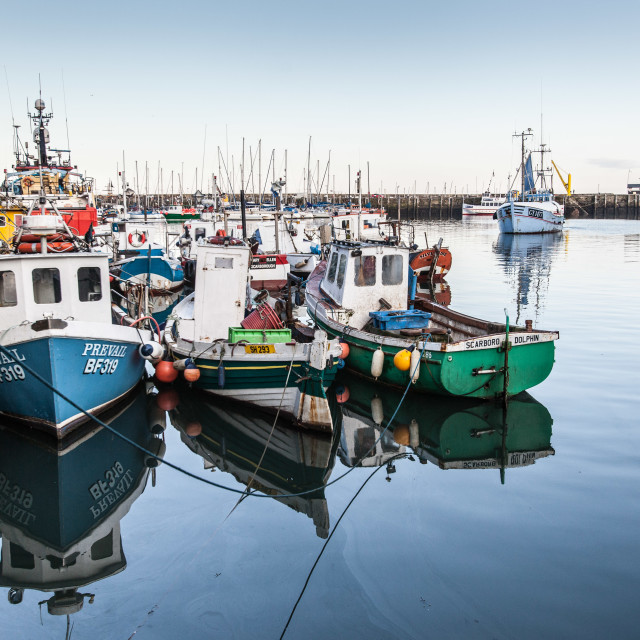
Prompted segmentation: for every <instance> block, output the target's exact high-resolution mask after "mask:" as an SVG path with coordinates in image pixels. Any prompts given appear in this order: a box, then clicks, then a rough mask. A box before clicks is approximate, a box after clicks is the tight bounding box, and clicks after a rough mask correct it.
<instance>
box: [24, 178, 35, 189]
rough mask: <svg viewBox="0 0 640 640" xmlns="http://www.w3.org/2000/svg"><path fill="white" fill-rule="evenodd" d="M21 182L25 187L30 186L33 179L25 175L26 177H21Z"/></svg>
mask: <svg viewBox="0 0 640 640" xmlns="http://www.w3.org/2000/svg"><path fill="white" fill-rule="evenodd" d="M22 184H23V185H24V186H25V187H30V186H31V185H32V184H33V180H32V179H31V178H29V177H27V178H23V179H22Z"/></svg>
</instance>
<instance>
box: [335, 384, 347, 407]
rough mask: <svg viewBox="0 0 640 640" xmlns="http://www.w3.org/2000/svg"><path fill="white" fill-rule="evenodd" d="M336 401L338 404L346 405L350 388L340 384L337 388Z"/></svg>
mask: <svg viewBox="0 0 640 640" xmlns="http://www.w3.org/2000/svg"><path fill="white" fill-rule="evenodd" d="M336 399H337V401H338V404H344V403H345V402H347V400H349V387H347V386H345V385H343V384H340V385H338V386H337V387H336Z"/></svg>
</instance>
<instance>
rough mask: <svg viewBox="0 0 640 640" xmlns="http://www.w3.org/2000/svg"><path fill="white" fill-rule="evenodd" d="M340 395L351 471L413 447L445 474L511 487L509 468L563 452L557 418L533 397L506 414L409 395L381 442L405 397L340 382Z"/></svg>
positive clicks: (514, 403)
mask: <svg viewBox="0 0 640 640" xmlns="http://www.w3.org/2000/svg"><path fill="white" fill-rule="evenodd" d="M343 380H344V378H343ZM336 389H337V390H338V393H337V397H338V401H339V402H340V401H342V403H341V406H340V408H341V412H342V415H343V420H342V436H341V441H340V450H339V456H340V459H341V460H342V462H343V463H344V464H345V465H347V466H355V465H358V464H359V465H360V466H381V465H383V464H385V463H389V461H391V459H392V458H395V457H398V456H401V455H402V454H406V453H407V447H410V449H411V450H412V451H413V454H415V455H417V457H418V458H419V460H420V461H421V462H422V463H427V462H431V463H433V464H436V465H437V466H438V467H440V468H441V469H498V470H500V475H501V481H502V482H504V470H505V469H509V468H514V467H524V466H527V465H530V464H533V463H534V462H535V461H536V460H538V459H539V458H544V457H546V456H549V455H553V454H554V453H555V452H554V450H553V448H552V447H551V425H552V424H553V419H552V418H551V415H550V414H549V412H548V411H547V409H546V408H545V407H544V406H543V405H542V404H540V403H539V402H538V401H537V400H535V399H534V398H533V397H531V396H530V395H529V394H528V393H526V392H523V393H520V394H518V395H517V396H514V397H513V398H511V399H510V400H509V404H508V407H507V409H506V411H505V410H503V408H502V406H499V405H497V404H496V403H493V402H482V401H477V400H472V399H464V398H446V397H436V396H433V397H429V401H428V403H426V402H425V399H424V396H422V397H421V396H418V395H412V394H411V392H409V393H408V394H407V396H406V398H405V399H404V402H403V403H402V405H401V407H400V409H399V411H398V413H397V415H396V417H395V418H394V420H393V422H392V424H391V427H390V428H389V430H388V431H386V432H385V433H384V434H383V435H382V437H381V438H380V435H381V434H382V432H383V430H384V428H385V426H386V425H387V424H388V421H389V419H390V418H391V417H392V416H393V414H394V412H395V410H396V408H397V406H398V404H399V403H400V400H401V398H402V393H401V392H399V391H395V390H391V389H387V388H383V387H376V386H375V385H373V384H371V383H369V382H367V381H366V380H363V379H360V378H356V377H351V378H349V380H348V381H346V382H345V381H342V382H341V381H340V380H338V381H336ZM378 439H379V441H378ZM374 445H375V446H374ZM372 447H373V449H372ZM370 450H371V451H370ZM369 451H370V453H367V452H369ZM363 456H366V457H363Z"/></svg>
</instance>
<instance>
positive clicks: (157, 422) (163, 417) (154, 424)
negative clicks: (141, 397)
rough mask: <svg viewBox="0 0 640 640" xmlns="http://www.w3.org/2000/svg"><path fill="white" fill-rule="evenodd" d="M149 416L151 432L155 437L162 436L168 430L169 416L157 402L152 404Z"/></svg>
mask: <svg viewBox="0 0 640 640" xmlns="http://www.w3.org/2000/svg"><path fill="white" fill-rule="evenodd" d="M147 415H148V424H149V431H151V433H153V434H154V435H159V434H161V433H162V432H163V431H164V430H165V429H166V428H167V414H166V412H165V411H164V410H163V409H161V408H160V407H159V406H158V405H157V404H156V403H155V402H153V403H151V405H150V407H149V410H148V413H147Z"/></svg>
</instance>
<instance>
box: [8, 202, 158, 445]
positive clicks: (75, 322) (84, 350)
mask: <svg viewBox="0 0 640 640" xmlns="http://www.w3.org/2000/svg"><path fill="white" fill-rule="evenodd" d="M40 200H45V198H44V197H42V198H40ZM36 204H38V206H40V204H41V203H40V201H39V200H36V201H34V203H33V204H32V205H31V208H30V210H29V213H28V215H27V216H25V219H24V224H23V226H22V227H21V229H20V231H19V232H18V234H17V235H16V237H15V239H14V241H13V242H12V249H11V250H10V252H9V253H5V254H4V255H0V326H2V327H3V328H4V330H3V331H2V332H1V333H0V414H2V415H5V416H10V417H13V418H17V419H21V420H26V421H28V422H29V423H30V425H32V426H34V427H38V428H41V429H44V430H46V431H50V432H52V433H54V434H56V435H57V436H58V437H60V438H61V437H63V436H64V435H65V434H66V433H67V432H68V431H70V430H71V429H72V428H73V427H74V426H77V425H78V424H80V423H82V422H83V421H85V420H86V419H87V416H86V415H85V414H84V413H83V412H82V411H80V410H79V409H77V408H76V407H75V406H73V404H71V403H70V402H68V401H67V400H65V399H63V398H62V397H61V396H60V395H59V393H57V392H56V390H58V391H62V392H63V393H64V394H65V395H66V396H67V398H69V399H70V400H71V401H73V402H74V403H75V404H77V405H79V406H80V407H81V408H82V409H84V410H85V411H87V412H89V413H92V414H94V413H97V412H99V411H101V410H103V409H106V408H107V407H109V406H111V405H113V404H114V403H116V402H118V401H119V400H120V399H122V398H123V397H124V396H125V394H127V393H128V392H129V391H131V390H132V389H133V388H134V387H135V385H136V384H137V383H138V382H139V380H140V378H141V376H142V374H143V370H144V365H145V359H144V357H143V356H142V355H141V353H140V351H139V347H141V346H142V345H144V344H147V343H148V344H149V345H150V346H149V347H148V349H147V350H148V351H149V352H150V353H151V352H153V353H157V350H158V349H160V346H159V345H158V344H157V343H155V345H156V348H155V349H154V347H153V344H152V335H151V333H150V331H148V330H147V329H144V328H142V327H141V326H121V325H118V324H114V323H113V322H112V310H111V301H110V296H109V265H108V256H107V255H106V254H103V253H92V252H91V251H89V250H88V247H87V243H86V242H85V241H84V240H82V239H79V238H77V237H76V236H74V235H73V234H72V233H71V232H70V230H69V228H68V227H67V226H66V224H65V223H64V221H63V220H62V217H61V216H59V215H49V214H46V213H45V209H44V204H42V212H41V214H40V215H35V214H34V207H35V205H36ZM52 207H54V208H55V205H53V204H52ZM147 357H150V356H147ZM30 370H31V371H34V372H35V373H36V374H37V376H39V377H40V378H41V379H38V378H37V377H36V376H34V375H33V374H32V373H31V372H30Z"/></svg>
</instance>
